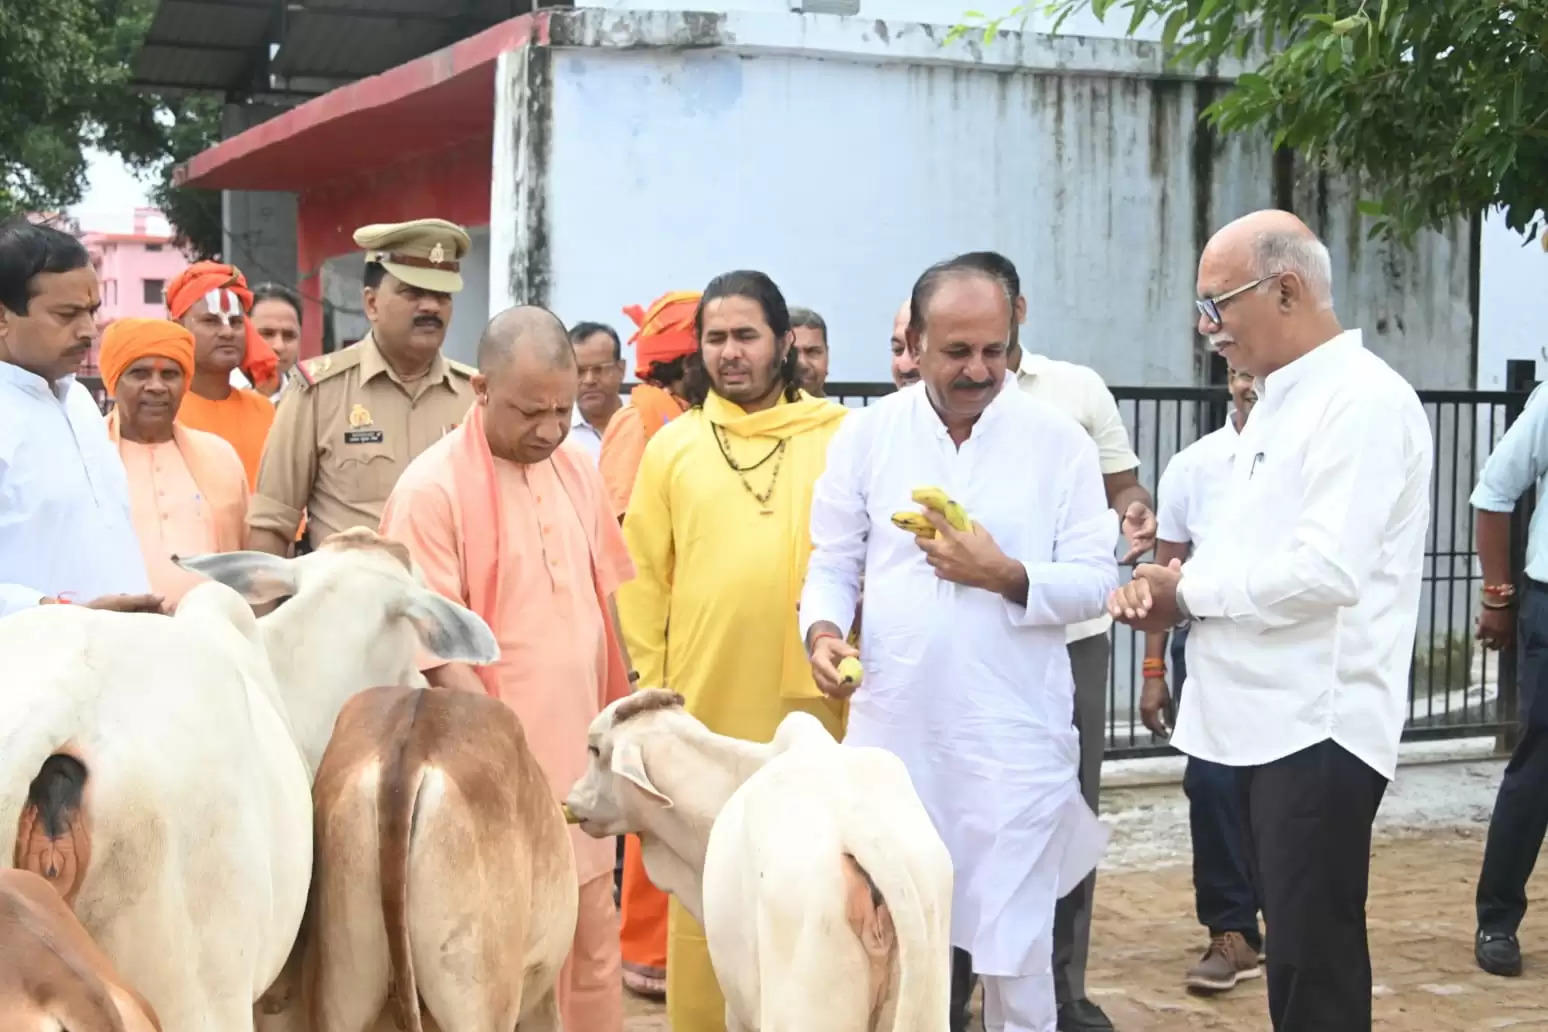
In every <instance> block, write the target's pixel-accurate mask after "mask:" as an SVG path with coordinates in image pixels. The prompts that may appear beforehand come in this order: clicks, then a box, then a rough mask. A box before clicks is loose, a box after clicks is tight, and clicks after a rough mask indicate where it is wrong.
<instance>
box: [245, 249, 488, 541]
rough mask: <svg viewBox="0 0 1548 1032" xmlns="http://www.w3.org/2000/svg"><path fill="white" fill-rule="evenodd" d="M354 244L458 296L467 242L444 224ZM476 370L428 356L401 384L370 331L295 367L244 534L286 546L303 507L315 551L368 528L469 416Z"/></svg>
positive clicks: (414, 279) (425, 284)
mask: <svg viewBox="0 0 1548 1032" xmlns="http://www.w3.org/2000/svg"><path fill="white" fill-rule="evenodd" d="M355 242H356V243H357V244H359V245H360V246H361V247H363V248H365V249H366V260H367V261H368V262H373V261H374V262H379V263H380V264H381V265H383V266H384V267H385V268H386V270H387V272H389V273H390V274H391V275H393V276H395V277H396V278H398V279H399V280H402V281H403V282H404V283H408V284H410V285H412V286H416V287H419V288H420V289H423V290H433V291H437V292H440V293H448V294H450V293H455V292H457V291H459V290H461V289H462V275H461V272H460V271H459V265H460V260H461V258H462V256H463V255H465V254H466V253H467V251H468V248H469V247H470V246H471V242H470V241H469V239H468V236H467V234H466V233H465V232H463V230H462V229H461V228H460V227H458V226H456V225H454V224H453V223H450V222H446V221H444V220H442V219H420V220H418V221H415V222H407V223H399V224H396V225H374V226H365V227H362V228H361V229H359V230H356V231H355ZM474 372H475V370H474V369H473V368H472V367H470V366H466V365H463V364H462V363H460V362H453V361H451V360H450V359H448V358H446V357H445V356H444V355H437V356H436V357H435V361H434V362H432V363H431V365H430V369H429V371H428V372H427V373H426V374H425V375H424V376H423V377H421V378H420V379H418V380H415V381H412V382H407V381H404V380H403V379H402V378H401V377H399V376H398V374H397V373H396V372H394V371H393V369H392V367H391V366H390V365H389V364H388V363H387V359H386V357H385V356H384V355H383V354H382V351H381V348H380V347H379V346H378V345H377V343H376V339H375V335H374V334H367V335H366V337H365V338H364V339H363V340H361V341H359V342H358V343H355V344H352V345H350V346H349V347H347V348H344V349H342V350H340V351H337V352H334V353H333V354H330V355H322V356H320V357H318V358H313V359H309V360H307V361H305V362H302V363H300V364H299V365H298V366H297V367H296V368H295V369H294V370H293V371H292V372H291V374H290V378H289V380H288V381H287V387H286V390H285V392H284V395H283V396H282V397H281V398H280V400H279V405H278V409H277V410H276V412H275V416H274V426H273V429H272V430H270V432H269V440H268V444H267V445H266V447H265V448H264V453H263V462H262V464H261V465H260V466H259V469H258V488H257V490H256V492H254V494H253V497H252V500H251V502H250V504H249V506H248V515H247V525H248V526H249V527H250V528H252V529H253V530H267V531H272V532H274V533H276V534H280V535H283V536H284V537H285V539H286V540H293V539H294V538H295V536H296V533H297V530H298V528H299V527H300V525H301V519H302V513H303V510H304V511H305V515H306V528H307V530H306V537H307V541H308V543H309V544H310V545H312V546H313V547H315V546H316V545H318V544H320V543H321V542H322V540H323V539H324V538H326V537H327V536H328V535H330V534H334V533H337V532H339V531H341V530H348V529H350V528H352V527H370V528H371V529H373V530H374V529H376V528H377V526H378V525H379V524H380V523H381V517H382V508H383V506H384V505H385V504H386V502H387V496H388V494H390V493H391V491H392V488H393V485H395V484H396V483H397V482H398V476H399V475H400V474H401V473H402V472H403V470H404V469H406V468H407V467H408V464H409V462H410V461H412V460H413V459H414V457H415V456H417V455H418V454H419V453H420V452H422V451H424V450H425V449H426V448H428V447H430V445H432V444H434V443H435V442H436V441H438V440H440V438H441V437H442V436H443V435H444V434H445V433H446V432H447V431H448V430H450V429H451V428H452V427H454V426H456V425H457V424H458V423H460V422H462V419H463V417H464V416H466V415H467V413H468V409H469V407H470V406H471V405H472V403H473V387H472V384H471V383H470V382H469V381H470V378H471V377H472V375H473V373H474Z"/></svg>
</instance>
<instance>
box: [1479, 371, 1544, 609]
mask: <svg viewBox="0 0 1548 1032" xmlns="http://www.w3.org/2000/svg"><path fill="white" fill-rule="evenodd" d="M1534 485H1535V486H1536V487H1537V498H1538V503H1537V508H1536V509H1534V510H1533V511H1532V522H1531V524H1530V525H1529V526H1528V527H1527V544H1526V571H1525V572H1526V575H1527V576H1528V577H1530V578H1531V579H1532V580H1535V581H1537V582H1538V583H1540V584H1541V583H1548V394H1545V393H1544V392H1543V389H1542V387H1541V385H1539V386H1538V387H1537V389H1535V390H1534V391H1532V396H1531V397H1530V398H1528V399H1527V403H1526V407H1525V408H1524V409H1522V410H1521V415H1519V416H1517V417H1516V421H1515V422H1514V423H1512V424H1511V425H1510V429H1509V430H1507V431H1505V436H1504V437H1501V438H1500V443H1499V444H1497V445H1495V446H1494V451H1493V452H1491V453H1490V454H1489V461H1488V462H1486V463H1484V468H1483V472H1482V473H1480V474H1479V475H1478V486H1477V487H1475V488H1473V496H1472V498H1471V499H1469V501H1470V502H1471V503H1472V506H1473V508H1475V509H1483V510H1484V511H1485V512H1512V511H1514V510H1515V508H1516V502H1517V501H1519V500H1520V498H1521V496H1522V495H1523V494H1525V493H1526V490H1527V488H1529V487H1532V486H1534Z"/></svg>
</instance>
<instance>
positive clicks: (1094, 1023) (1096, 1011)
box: [1059, 1000, 1113, 1032]
mask: <svg viewBox="0 0 1548 1032" xmlns="http://www.w3.org/2000/svg"><path fill="white" fill-rule="evenodd" d="M1059 1032H1113V1023H1112V1022H1111V1021H1109V1020H1108V1019H1107V1015H1106V1014H1103V1013H1102V1008H1101V1007H1098V1006H1097V1005H1096V1004H1094V1003H1092V1002H1091V1001H1090V1000H1071V1001H1069V1002H1068V1003H1061V1004H1060V1005H1059Z"/></svg>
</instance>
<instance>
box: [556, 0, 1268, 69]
mask: <svg viewBox="0 0 1548 1032" xmlns="http://www.w3.org/2000/svg"><path fill="white" fill-rule="evenodd" d="M546 13H547V17H548V36H547V39H546V42H547V43H548V44H549V45H550V46H555V47H601V48H610V49H635V48H640V47H659V48H669V49H680V50H687V49H706V48H713V49H721V50H729V51H732V52H735V53H741V54H748V55H754V54H771V53H773V54H796V55H800V56H802V57H818V58H820V57H831V58H845V59H848V60H859V61H875V62H892V61H901V62H907V63H909V64H915V65H917V64H942V65H958V66H972V67H978V68H984V69H988V70H992V71H1013V72H1050V73H1066V74H1077V75H1103V76H1118V77H1133V78H1146V79H1178V80H1190V81H1196V80H1211V81H1229V80H1231V79H1233V78H1235V77H1236V76H1237V75H1239V74H1241V73H1242V72H1245V71H1249V70H1250V69H1251V68H1252V67H1253V65H1252V64H1251V63H1250V62H1246V61H1235V60H1233V61H1224V62H1221V63H1220V65H1219V66H1218V67H1215V68H1211V69H1208V70H1200V71H1194V70H1190V69H1183V68H1177V67H1173V66H1171V65H1169V64H1168V63H1167V59H1166V51H1165V49H1164V48H1163V47H1162V46H1161V45H1160V44H1159V43H1154V42H1148V41H1145V40H1133V39H1107V38H1101V37H1095V36H1070V35H1064V34H1060V35H1057V36H1055V35H1050V34H1048V33H1046V32H1035V31H1027V32H1000V33H997V34H996V35H995V36H994V37H993V38H992V39H990V40H989V41H988V42H987V43H986V42H985V41H984V37H983V33H982V31H981V30H980V31H970V32H968V33H966V34H965V35H964V36H963V37H962V38H960V39H957V40H956V41H954V42H952V43H951V44H949V45H946V44H945V42H944V41H945V39H946V36H947V34H948V33H949V32H950V29H951V26H949V25H930V24H924V23H921V22H909V21H891V20H886V19H881V18H863V17H844V16H840V15H834V14H800V13H793V12H792V13H788V14H775V13H768V12H757V11H725V12H703V11H639V10H603V9H598V8H578V9H574V10H568V11H562V10H552V11H549V12H546Z"/></svg>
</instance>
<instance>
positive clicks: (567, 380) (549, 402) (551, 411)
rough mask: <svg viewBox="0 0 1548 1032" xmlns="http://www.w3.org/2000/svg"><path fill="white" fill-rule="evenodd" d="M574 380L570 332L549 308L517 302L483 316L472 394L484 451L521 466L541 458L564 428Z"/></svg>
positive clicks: (567, 423) (577, 376) (570, 408)
mask: <svg viewBox="0 0 1548 1032" xmlns="http://www.w3.org/2000/svg"><path fill="white" fill-rule="evenodd" d="M579 382H580V373H579V370H578V369H577V367H576V364H575V349H574V348H573V347H572V346H571V345H570V334H569V332H568V331H567V330H566V329H565V328H564V323H562V322H560V321H559V317H558V316H556V315H554V313H553V312H550V311H549V310H548V309H546V308H540V307H538V306H537V305H517V306H516V307H515V308H508V309H506V310H505V311H503V312H501V313H500V314H499V315H497V316H495V317H494V318H493V319H491V320H489V325H488V326H486V327H484V335H483V336H482V337H480V338H479V339H478V372H477V373H476V374H474V376H473V393H474V394H475V395H476V396H477V399H478V404H480V405H483V406H485V409H484V435H485V437H487V438H488V441H489V450H490V452H491V453H492V454H493V455H494V456H495V457H496V458H501V459H506V460H508V461H510V462H515V463H518V464H521V465H532V464H533V463H538V462H545V461H547V459H548V457H549V456H550V455H552V454H553V452H554V449H555V448H557V447H559V445H560V444H561V443H562V442H563V441H564V439H565V437H566V436H567V435H568V434H569V432H570V417H571V415H572V413H573V411H574V407H575V395H576V392H577V390H578V388H579Z"/></svg>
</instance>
